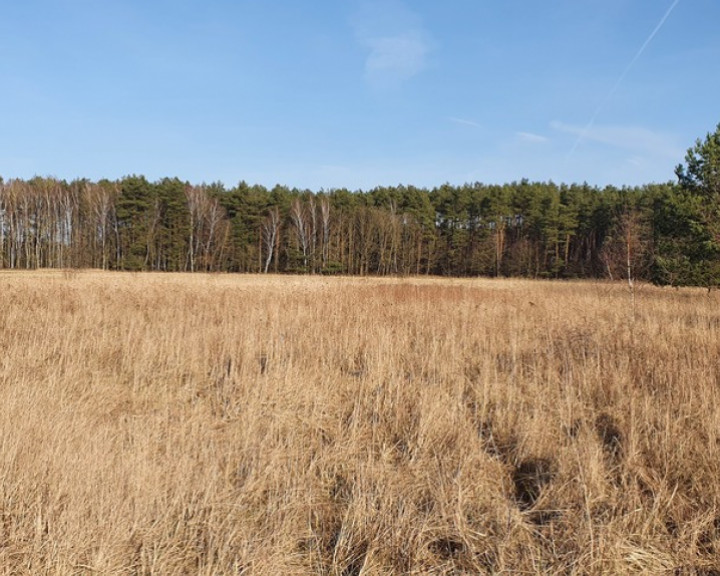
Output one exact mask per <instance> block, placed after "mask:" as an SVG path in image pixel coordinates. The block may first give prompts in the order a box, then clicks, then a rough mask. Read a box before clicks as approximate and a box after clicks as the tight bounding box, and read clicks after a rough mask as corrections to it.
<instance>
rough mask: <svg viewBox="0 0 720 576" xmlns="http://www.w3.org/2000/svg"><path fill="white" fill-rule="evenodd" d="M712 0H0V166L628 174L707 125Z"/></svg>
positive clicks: (193, 178)
mask: <svg viewBox="0 0 720 576" xmlns="http://www.w3.org/2000/svg"><path fill="white" fill-rule="evenodd" d="M719 23H720V2H718V0H542V1H541V0H502V1H499V0H447V1H445V2H438V1H437V0H312V1H311V2H310V1H300V0H292V1H291V0H151V1H150V0H23V1H22V2H10V1H5V2H1V3H0V27H1V28H0V78H2V87H1V88H0V176H2V177H4V178H5V179H9V178H31V177H33V176H35V175H39V176H54V177H57V178H61V179H67V180H71V179H74V178H90V179H92V180H98V179H101V178H110V179H116V178H120V177H122V176H124V175H128V174H142V175H145V176H146V177H148V178H149V179H151V180H155V179H159V178H162V177H165V176H170V177H175V176H177V177H179V178H181V179H182V180H188V181H190V182H192V183H195V184H200V183H202V182H208V183H209V182H214V181H221V182H223V183H225V184H226V185H227V186H234V185H235V184H237V183H238V182H239V181H240V180H245V181H247V182H249V183H259V184H263V185H265V186H268V187H270V186H273V185H275V184H277V183H280V184H284V185H287V186H290V187H298V188H310V189H312V190H320V189H329V188H341V187H344V188H349V189H351V190H355V189H364V190H367V189H370V188H372V187H375V186H380V185H396V184H407V185H410V184H411V185H415V186H422V187H433V186H436V185H440V184H442V183H445V182H448V183H450V184H463V183H465V182H477V181H479V182H484V183H488V184H493V183H506V182H511V181H515V180H520V179H522V178H528V179H530V180H541V181H548V180H552V181H554V182H557V183H561V182H564V183H573V182H577V183H579V182H588V183H589V184H591V185H597V186H604V185H606V184H613V185H617V186H622V185H640V184H646V183H651V182H666V181H669V180H673V179H674V173H673V170H674V167H675V166H676V165H677V164H678V163H680V162H682V161H683V158H684V155H685V152H686V150H687V148H688V147H690V146H691V145H692V144H693V143H694V141H695V140H696V139H697V138H699V137H704V136H705V134H707V133H708V132H711V131H714V129H715V127H716V126H717V124H718V122H720V108H719V107H718V94H720V74H718V65H719V64H718V63H720V34H718V32H717V31H718V25H719Z"/></svg>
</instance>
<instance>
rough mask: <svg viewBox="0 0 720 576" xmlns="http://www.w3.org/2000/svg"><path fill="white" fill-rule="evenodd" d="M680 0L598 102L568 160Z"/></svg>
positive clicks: (676, 1) (674, 3) (675, 0)
mask: <svg viewBox="0 0 720 576" xmlns="http://www.w3.org/2000/svg"><path fill="white" fill-rule="evenodd" d="M679 2H680V0H674V2H673V3H672V4H671V5H670V8H668V9H667V12H665V15H664V16H663V17H662V19H661V20H660V22H658V25H657V26H655V29H654V30H653V31H652V32H651V33H650V36H648V37H647V40H645V42H644V43H643V45H642V46H640V50H638V51H637V53H636V54H635V56H633V59H632V60H630V63H629V64H628V65H627V66H626V67H625V70H623V73H622V74H620V77H619V78H618V79H617V81H616V82H615V85H614V86H613V87H612V89H611V90H610V92H608V93H607V95H606V96H605V98H603V99H602V102H600V105H599V106H598V107H597V110H595V113H594V114H593V115H592V118H590V122H588V123H587V125H586V126H585V128H583V131H582V132H581V133H580V136H578V139H577V140H576V141H575V144H573V147H572V148H571V149H570V152H569V153H568V158H571V157H572V155H573V154H575V151H576V150H577V148H578V146H580V143H581V142H582V141H583V140H584V139H585V137H586V136H587V135H588V132H590V130H591V129H592V127H593V125H594V124H595V120H596V119H597V117H598V116H599V115H600V112H602V110H603V108H605V105H606V104H607V103H608V100H610V98H612V97H613V96H614V95H615V92H617V89H618V88H620V84H622V82H623V80H625V77H626V76H627V75H628V72H630V69H631V68H632V67H633V65H634V64H635V62H637V61H638V59H639V58H640V56H642V55H643V52H645V49H646V48H647V47H648V45H649V44H650V42H652V41H653V38H655V36H656V35H657V33H658V32H660V29H661V28H662V27H663V24H665V21H666V20H667V19H668V18H669V17H670V14H671V13H672V11H673V10H675V6H677V5H678V3H679Z"/></svg>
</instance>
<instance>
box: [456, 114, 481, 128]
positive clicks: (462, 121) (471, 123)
mask: <svg viewBox="0 0 720 576" xmlns="http://www.w3.org/2000/svg"><path fill="white" fill-rule="evenodd" d="M448 120H449V121H450V122H452V123H453V124H462V125H463V126H472V127H473V128H482V125H481V124H478V123H477V122H474V121H473V120H466V119H465V118H456V117H454V116H450V117H448Z"/></svg>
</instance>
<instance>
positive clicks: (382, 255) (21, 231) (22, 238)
mask: <svg viewBox="0 0 720 576" xmlns="http://www.w3.org/2000/svg"><path fill="white" fill-rule="evenodd" d="M719 168H720V127H719V128H718V131H716V132H715V133H714V134H708V136H707V138H706V140H705V141H704V142H701V141H700V140H698V142H697V143H696V145H695V147H694V148H691V149H690V150H689V151H688V154H687V157H686V165H685V166H678V168H677V169H676V172H677V175H678V182H677V183H670V182H669V183H666V184H653V185H646V186H641V187H633V188H615V187H605V188H602V189H600V188H596V187H591V186H588V185H586V184H583V185H557V184H554V183H552V182H529V181H527V180H522V181H520V182H513V183H510V184H505V185H501V186H489V185H485V184H481V183H474V184H465V185H462V186H451V185H443V186H440V187H437V188H433V189H430V190H428V189H424V188H416V187H413V186H394V187H378V188H374V189H372V190H369V191H365V192H363V191H355V192H351V191H349V190H346V189H333V190H326V191H320V192H316V193H314V192H311V191H309V190H298V189H289V188H287V187H285V186H275V187H274V188H272V189H267V188H265V187H263V186H258V185H254V186H250V185H248V184H246V183H245V182H241V183H240V184H238V185H237V186H236V187H234V188H231V189H226V188H225V187H224V186H223V185H222V184H209V185H205V184H203V185H192V184H189V183H187V182H182V181H180V180H178V179H177V178H175V179H170V178H166V179H163V180H160V181H157V182H149V181H148V180H147V179H146V178H144V177H142V176H128V177H126V178H123V179H121V180H117V181H109V180H101V181H99V182H91V181H88V180H75V181H72V182H66V181H61V180H57V179H53V178H33V179H32V180H9V181H3V180H2V179H0V267H2V268H13V269H17V268H100V269H109V270H162V271H190V272H194V271H208V272H211V271H220V272H252V273H258V272H265V273H267V272H276V273H307V274H359V275H410V274H413V275H417V274H432V275H443V276H476V275H484V276H523V277H533V278H598V277H610V278H625V279H628V278H631V279H633V278H634V279H644V280H651V281H654V282H656V283H662V284H695V285H707V286H711V285H717V284H719V283H720V265H719V264H718V262H720V169H719Z"/></svg>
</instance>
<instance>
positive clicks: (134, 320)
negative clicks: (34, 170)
mask: <svg viewBox="0 0 720 576" xmlns="http://www.w3.org/2000/svg"><path fill="white" fill-rule="evenodd" d="M0 302H1V306H0V350H2V355H1V356H0V478H2V482H1V483H0V575H10V574H33V575H38V574H46V575H49V576H52V575H66V574H67V575H70V574H73V575H91V574H112V575H128V576H129V575H180V574H187V575H196V574H198V575H205V576H209V575H215V574H236V575H237V574H248V575H250V574H253V575H254V574H259V575H284V574H289V575H294V574H298V575H299V574H327V575H335V576H361V575H375V574H378V575H379V574H397V575H399V574H486V575H489V574H567V575H570V574H588V575H600V574H608V575H609V574H668V575H672V574H676V575H685V574H687V575H691V574H696V575H704V576H712V575H718V574H720V561H718V555H720V293H718V292H717V291H713V292H710V293H708V292H707V291H706V290H698V289H681V290H674V289H670V288H665V289H660V288H655V287H652V286H649V285H641V286H638V288H637V293H636V298H635V304H634V306H633V303H632V299H631V297H630V294H629V292H628V287H627V285H622V284H610V283H593V282H540V281H523V280H489V279H473V280H442V279H425V278H407V279H367V278H323V277H280V276H234V275H204V274H198V275H190V274H150V273H148V274H131V273H101V272H90V271H80V272H76V271H67V272H62V271H55V272H51V271H38V272H11V271H4V272H2V273H0Z"/></svg>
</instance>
